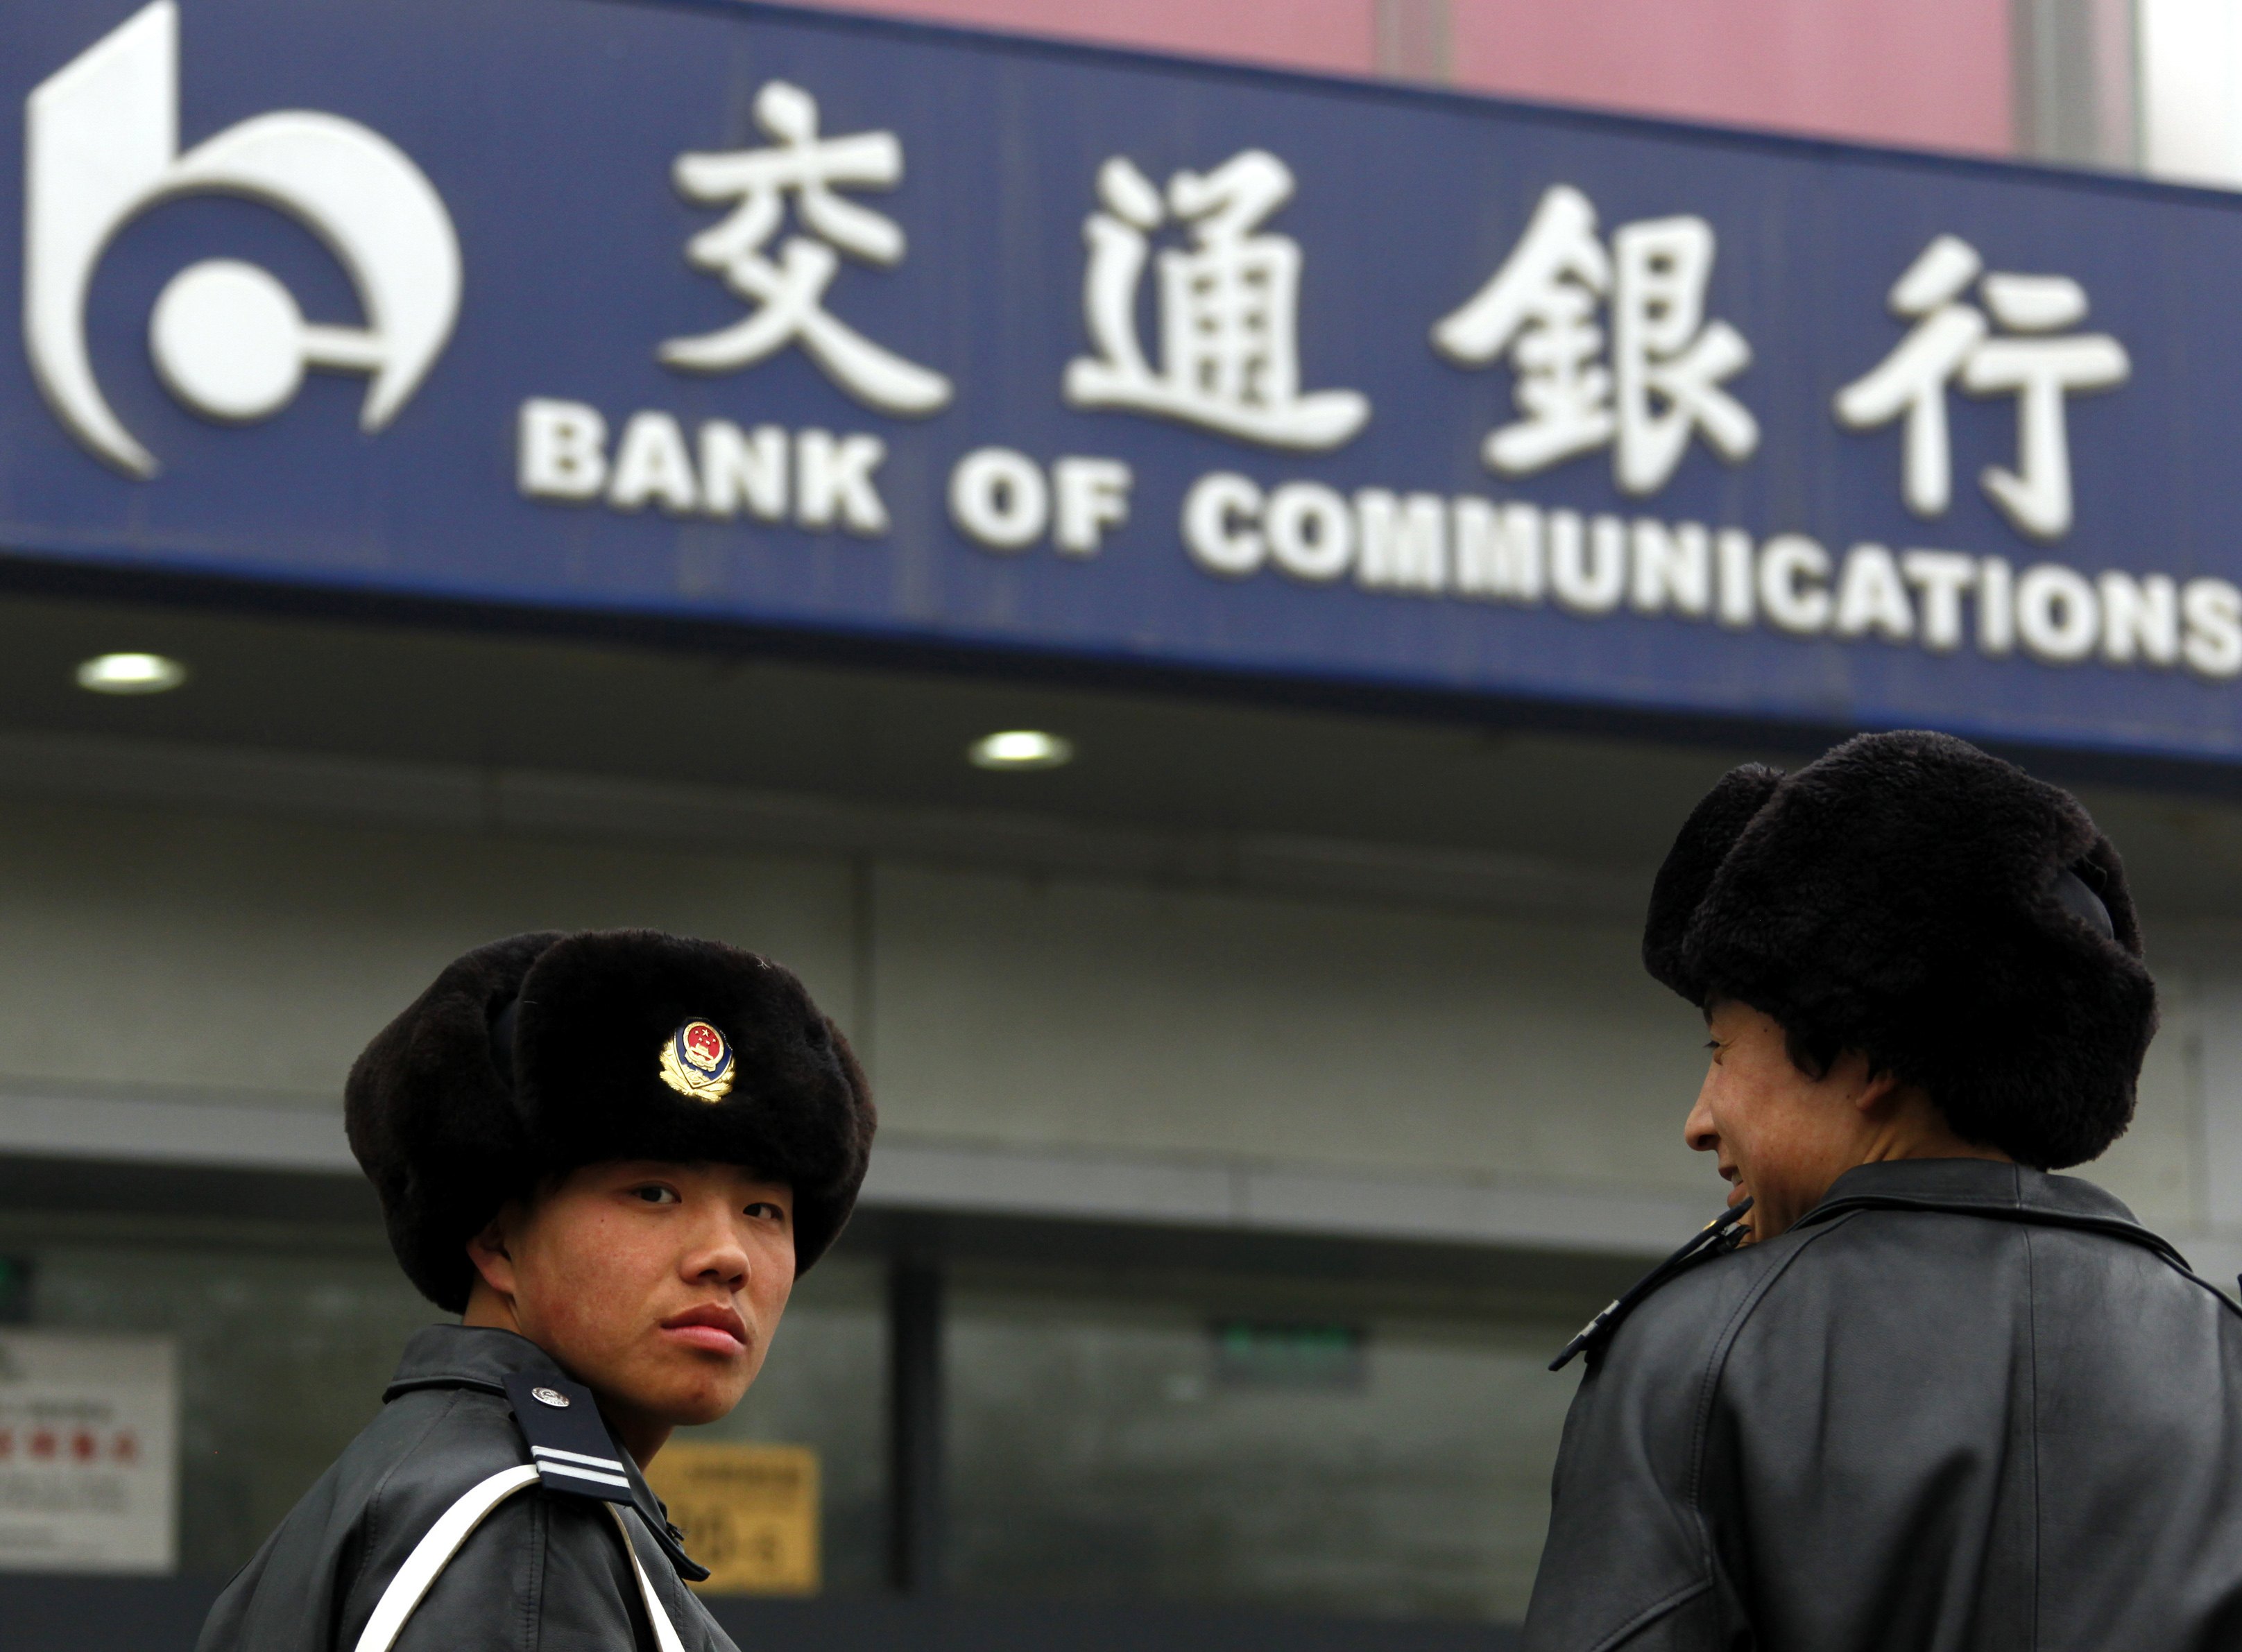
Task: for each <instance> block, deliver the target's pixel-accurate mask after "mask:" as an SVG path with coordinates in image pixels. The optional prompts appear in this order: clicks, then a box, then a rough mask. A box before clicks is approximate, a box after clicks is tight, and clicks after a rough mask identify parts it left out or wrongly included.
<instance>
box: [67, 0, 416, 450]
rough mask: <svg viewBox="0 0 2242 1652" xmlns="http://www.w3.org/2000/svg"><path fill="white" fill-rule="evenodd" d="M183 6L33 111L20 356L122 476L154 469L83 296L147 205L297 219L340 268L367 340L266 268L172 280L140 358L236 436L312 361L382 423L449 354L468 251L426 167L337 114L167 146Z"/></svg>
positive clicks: (134, 26) (284, 397)
mask: <svg viewBox="0 0 2242 1652" xmlns="http://www.w3.org/2000/svg"><path fill="white" fill-rule="evenodd" d="M178 66H179V12H178V4H177V3H176V0H155V3H153V4H151V5H149V6H147V7H145V8H144V9H143V10H140V11H138V12H137V13H135V14H134V15H133V16H132V17H131V18H129V19H127V20H126V21H125V22H124V23H123V24H122V25H121V26H119V27H118V28H117V29H116V30H114V31H112V32H111V33H110V34H109V35H107V36H105V37H103V38H102V39H101V40H99V41H97V42H96V43H94V44H93V45H92V46H91V47H90V48H88V49H87V50H85V51H84V53H82V54H81V55H80V56H79V57H77V58H76V59H74V60H73V61H72V62H70V64H66V65H64V67H63V68H62V69H60V70H57V71H56V72H55V73H54V74H53V75H51V76H50V77H48V78H47V79H46V80H44V81H43V82H41V83H40V84H39V85H38V86H37V87H36V88H35V89H34V90H32V92H31V95H30V98H29V99H28V100H27V103H26V107H25V116H26V120H25V155H24V180H23V183H24V189H23V193H24V233H23V343H24V347H25V349H26V351H28V353H29V355H30V362H31V369H32V371H33V373H34V374H35V375H36V376H37V379H38V382H39V389H40V391H41V393H42V394H43V395H44V396H45V398H46V400H47V405H48V406H49V407H50V408H52V409H53V410H54V413H55V416H56V417H57V418H59V419H60V420H61V421H62V422H63V424H64V425H65V426H67V427H68V428H69V430H70V433H71V434H72V435H73V436H75V437H76V438H77V439H78V440H79V441H80V442H81V443H83V444H84V445H85V446H86V447H87V448H88V449H89V450H90V451H92V452H94V453H96V454H97V455H99V456H100V457H101V458H104V459H106V460H107V461H108V462H109V463H111V465H116V466H117V468H118V469H119V470H121V471H124V472H125V473H126V474H128V475H131V476H135V477H139V478H148V477H152V476H154V475H155V474H156V473H157V472H158V469H159V468H160V467H159V466H158V464H157V460H156V456H155V455H154V454H152V453H151V452H150V451H148V450H147V449H146V448H145V447H144V446H143V445H141V444H140V442H139V441H138V439H137V438H135V437H134V436H133V435H132V433H131V431H128V430H126V429H125V428H124V424H123V423H122V421H120V420H119V419H118V418H117V414H116V412H115V411H113V410H112V409H111V407H110V405H109V402H108V400H107V398H105V397H104V396H103V394H102V392H101V386H100V385H99V384H98V383H97V381H96V379H95V378H94V373H93V366H92V363H91V358H90V357H89V355H88V353H87V350H86V341H85V305H86V294H87V291H88V290H89V289H90V288H91V285H92V284H93V277H94V271H96V270H97V268H98V267H99V266H100V263H101V257H102V254H103V253H104V251H106V250H107V248H108V245H109V244H110V242H111V240H112V239H113V238H114V237H116V235H117V231H120V230H121V229H123V228H124V225H125V224H128V223H129V222H131V219H132V218H134V217H137V216H138V214H139V213H141V212H142V211H145V210H146V209H147V208H149V207H151V206H153V205H155V204H158V203H159V202H162V201H167V200H171V199H175V198H177V197H180V196H185V195H208V194H219V195H235V196H242V197H247V198H248V199H251V200H253V201H258V202H261V203H263V204H266V205H269V206H272V207H276V208H278V209H279V210H280V211H283V212H285V213H287V214H289V215H290V216H291V217H294V218H296V219H298V220H299V221H300V222H301V223H302V224H304V225H305V227H306V228H308V229H309V230H311V231H312V233H314V234H315V235H317V236H318V237H319V239H320V240H321V241H323V242H324V243H326V246H327V247H328V249H329V250H330V251H332V252H333V254H334V255H335V257H336V259H337V260H338V261H339V263H340V264H342V266H343V269H344V270H345V271H346V272H347V273H348V275H349V276H350V278H351V282H352V285H353V286H354V287H355V289H356V290H357V293H358V298H359V304H360V306H361V307H362V308H363V310H364V311H365V315H366V324H365V325H364V326H362V327H351V326H331V325H326V324H319V323H314V322H311V321H307V320H305V318H304V314H303V311H301V310H300V309H299V307H298V305H297V303H296V300H295V298H294V296H293V295H292V293H290V292H289V291H288V289H287V288H286V287H285V286H283V285H282V284H280V282H279V280H278V279H276V278H274V277H273V276H272V273H271V272H270V271H266V270H264V269H262V268H260V267H258V265H256V264H245V263H243V262H241V261H240V260H238V259H233V258H211V259H206V260H205V261H203V262H201V263H199V264H191V265H190V266H188V267H187V268H186V269H185V270H183V271H180V272H179V273H178V275H176V276H174V277H172V278H171V281H170V283H169V284H167V285H166V286H165V287H164V291H163V292H162V293H161V294H160V295H159V296H158V298H157V300H156V305H155V309H154V311H153V313H152V314H151V317H150V319H149V329H148V348H149V353H150V354H151V356H152V357H153V358H154V359H155V364H156V369H157V371H158V375H159V376H160V377H161V378H162V379H163V382H164V386H165V388H166V389H168V390H169V391H171V394H172V395H174V396H176V397H177V398H178V399H179V400H180V401H181V402H183V403H185V405H187V406H188V407H191V408H192V409H193V410H194V411H197V412H198V413H201V414H203V415H204V416H205V417H206V418H212V419H217V420H220V421H222V422H225V423H230V424H242V423H247V422H249V421H251V420H253V419H260V418H268V417H270V416H271V415H272V414H274V413H277V412H279V411H280V410H281V409H282V408H284V407H285V406H286V405H288V404H289V402H290V401H291V400H292V399H293V398H294V397H295V394H296V391H297V388H298V386H299V385H301V384H302V383H303V378H304V373H305V370H306V369H307V368H312V367H318V368H324V369H326V370H327V371H333V372H355V373H364V374H366V378H367V384H366V401H365V404H364V405H363V406H362V408H361V409H360V411H359V427H360V428H361V429H363V430H366V431H369V432H370V431H378V430H380V429H381V428H382V427H383V426H384V425H387V424H388V423H389V422H390V421H391V420H392V419H393V418H396V417H397V415H398V413H399V411H401V410H402V409H403V407H404V405H405V404H406V401H407V400H409V399H410V398H411V397H412V395H413V391H415V390H416V389H418V388H419V387H420V381H421V380H422V379H423V378H426V376H427V373H428V370H429V369H430V368H431V367H432V366H433V365H435V361H436V358H437V357H438V356H439V355H440V354H441V353H442V351H443V348H444V345H445V343H446V340H448V339H449V338H450V337H451V334H452V325H453V321H454V320H455V319H456V318H457V317H458V315H459V308H460V244H459V237H458V236H457V235H456V234H454V233H453V228H452V220H451V217H450V215H449V214H448V213H446V211H445V210H444V203H443V201H442V199H441V197H439V196H438V195H437V193H436V191H435V189H434V187H433V185H431V184H429V182H428V180H427V178H426V176H425V175H423V174H422V172H421V171H420V168H419V167H417V166H415V165H414V164H413V162H412V161H411V160H410V159H409V158H407V157H406V155H405V154H404V152H403V151H402V150H399V149H398V148H397V146H396V145H395V144H392V143H391V142H390V141H389V140H388V139H387V138H386V137H382V136H381V135H380V134H379V133H378V132H374V131H371V130H368V129H367V128H366V127H364V126H361V125H359V124H358V123H357V122H355V121H349V120H345V119H343V118H341V117H339V116H335V115H325V114H320V113H318V112H316V111H312V110H275V111H273V112H272V113H271V114H266V115H258V116H255V117H252V118H251V119H248V120H245V121H243V122H241V123H239V124H237V125H233V126H229V127H228V128H226V130H224V131H222V132H219V133H218V134H217V135H216V136H215V137H209V138H206V139H205V140H204V141H203V142H202V143H200V144H197V145H196V146H195V147H194V148H192V149H191V150H187V151H186V153H185V154H181V153H180V152H179V91H178V87H179V74H178Z"/></svg>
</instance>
